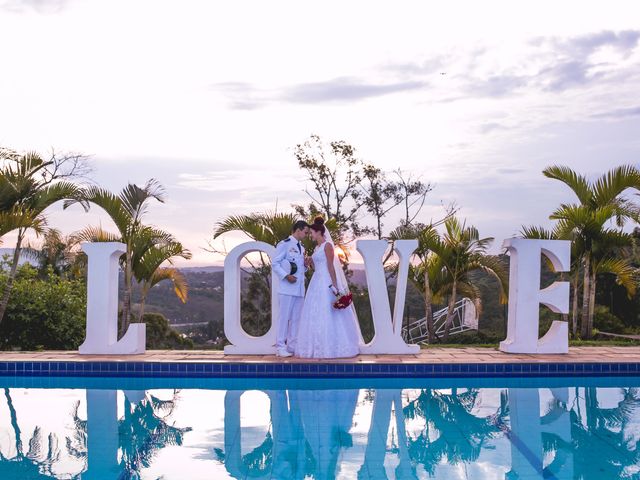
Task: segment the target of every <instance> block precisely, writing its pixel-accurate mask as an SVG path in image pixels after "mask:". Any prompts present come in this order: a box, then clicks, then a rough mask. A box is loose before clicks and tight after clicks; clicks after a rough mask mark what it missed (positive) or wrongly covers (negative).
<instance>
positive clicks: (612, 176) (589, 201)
mask: <svg viewBox="0 0 640 480" xmlns="http://www.w3.org/2000/svg"><path fill="white" fill-rule="evenodd" d="M542 173H543V174H544V175H545V176H546V177H548V178H551V179H554V180H559V181H561V182H562V183H564V184H565V185H567V186H568V187H569V188H570V189H571V190H572V191H573V193H574V194H575V195H576V197H577V199H578V203H572V204H562V205H560V207H558V208H557V209H556V210H555V211H554V212H553V213H552V214H551V216H550V217H549V218H550V219H552V220H557V221H558V223H559V230H560V231H561V232H562V235H563V237H571V238H574V241H576V242H578V245H579V247H578V251H581V253H582V255H581V259H580V261H581V264H582V265H581V266H582V271H583V280H582V285H583V287H582V288H583V291H582V318H581V333H582V337H583V338H590V337H591V334H592V330H593V313H594V312H593V309H592V308H591V304H592V300H591V298H592V296H593V297H594V298H595V285H594V283H595V282H594V280H595V275H596V274H597V268H595V267H594V252H595V251H596V250H597V248H598V246H597V245H598V242H599V241H602V240H603V239H604V238H606V237H609V234H610V233H611V232H612V230H611V229H608V228H607V227H606V225H607V224H608V223H614V222H615V224H616V225H617V226H618V227H622V226H623V225H624V224H625V222H626V221H627V220H633V221H636V222H637V221H638V220H639V214H638V208H637V206H636V205H634V204H633V203H632V202H631V201H630V200H628V199H627V198H624V197H623V196H622V195H623V193H624V192H625V191H626V190H628V189H635V190H639V189H640V170H638V169H637V168H636V167H634V166H632V165H623V166H620V167H616V168H614V169H612V170H610V171H608V172H607V173H605V174H603V175H602V176H600V177H599V178H598V179H596V180H595V181H593V182H590V181H589V180H587V178H586V177H584V176H583V175H580V174H578V173H576V172H575V171H574V170H572V169H570V168H568V167H564V166H559V165H554V166H551V167H548V168H546V169H545V170H544V171H543V172H542ZM592 289H593V293H592Z"/></svg>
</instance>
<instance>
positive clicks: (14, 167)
mask: <svg viewBox="0 0 640 480" xmlns="http://www.w3.org/2000/svg"><path fill="white" fill-rule="evenodd" d="M0 159H2V160H4V163H3V165H2V166H1V167H0V234H5V233H8V232H10V231H14V230H17V240H16V244H15V247H14V252H13V260H12V262H11V268H10V270H9V275H8V278H7V283H6V285H5V288H4V291H3V293H2V298H1V299H0V322H2V319H3V318H4V314H5V312H6V310H7V305H8V303H9V298H10V297H11V291H12V289H13V283H14V280H15V277H16V272H17V268H18V263H19V261H20V253H21V251H22V246H23V242H24V239H25V236H26V234H27V233H28V232H29V231H32V232H34V233H35V234H36V235H40V234H42V233H43V232H44V227H45V226H46V216H45V213H44V212H45V210H46V209H47V208H48V207H50V206H51V205H53V204H54V203H56V202H59V201H60V200H68V199H72V200H73V201H75V202H79V203H81V204H83V206H84V207H85V208H86V203H85V202H84V191H83V189H82V188H81V187H79V186H78V185H76V184H74V183H72V182H69V181H67V180H60V181H58V180H57V179H56V177H55V175H51V174H50V173H49V172H48V168H49V167H50V166H52V165H53V163H54V162H53V160H51V161H44V160H43V159H42V158H41V157H40V156H39V155H38V154H36V153H26V154H24V155H13V154H12V155H7V154H6V153H3V154H2V155H0Z"/></svg>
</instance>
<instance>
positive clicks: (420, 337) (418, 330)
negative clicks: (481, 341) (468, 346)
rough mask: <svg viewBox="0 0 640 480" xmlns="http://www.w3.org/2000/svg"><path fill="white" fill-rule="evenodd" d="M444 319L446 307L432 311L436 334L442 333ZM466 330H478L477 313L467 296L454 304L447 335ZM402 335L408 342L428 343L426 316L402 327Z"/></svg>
mask: <svg viewBox="0 0 640 480" xmlns="http://www.w3.org/2000/svg"><path fill="white" fill-rule="evenodd" d="M446 321H447V308H446V307H445V308H443V309H441V310H437V311H435V312H433V328H434V329H435V333H436V336H438V337H439V336H441V335H442V334H443V333H444V327H445V323H446ZM467 330H478V314H477V312H476V307H475V305H474V304H473V302H472V301H471V300H469V299H468V298H463V299H462V300H458V301H457V302H456V304H455V309H454V311H453V322H452V324H451V328H450V329H449V335H455V334H457V333H462V332H466V331H467ZM402 337H403V338H404V339H405V341H406V342H407V343H410V344H411V343H413V344H417V343H428V338H429V333H428V330H427V318H426V317H425V318H421V319H419V320H415V321H414V322H412V323H410V324H409V325H407V326H405V327H402Z"/></svg>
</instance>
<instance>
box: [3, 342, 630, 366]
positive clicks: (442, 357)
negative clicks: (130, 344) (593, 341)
mask: <svg viewBox="0 0 640 480" xmlns="http://www.w3.org/2000/svg"><path fill="white" fill-rule="evenodd" d="M0 362H160V363H162V362H167V363H193V362H196V363H223V364H224V363H233V364H238V363H240V364H243V363H246V364H255V363H266V364H273V363H284V364H292V363H293V364H297V363H323V364H327V363H328V364H333V363H346V364H513V363H516V364H517V363H613V362H621V363H640V347H635V346H634V347H617V346H611V347H607V346H603V347H571V348H569V353H568V354H566V355H556V354H554V355H541V354H535V355H534V354H511V353H503V352H500V351H498V350H495V349H493V348H478V347H468V348H465V347H460V348H429V349H425V350H422V351H420V353H418V354H416V355H360V356H358V357H355V358H349V359H331V360H306V359H300V358H294V357H289V358H279V357H276V356H274V355H224V353H223V352H222V351H219V350H149V351H147V352H146V353H144V354H141V355H80V354H79V353H78V352H75V351H44V352H0Z"/></svg>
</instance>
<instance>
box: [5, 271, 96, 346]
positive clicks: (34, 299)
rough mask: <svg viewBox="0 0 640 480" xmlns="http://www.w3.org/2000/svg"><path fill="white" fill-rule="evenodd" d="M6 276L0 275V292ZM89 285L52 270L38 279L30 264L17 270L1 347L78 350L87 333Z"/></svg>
mask: <svg viewBox="0 0 640 480" xmlns="http://www.w3.org/2000/svg"><path fill="white" fill-rule="evenodd" d="M5 284H6V275H4V274H0V291H2V290H3V289H4V285H5ZM86 290H87V289H86V285H85V283H84V282H83V281H79V280H66V279H63V278H61V277H58V276H56V275H54V274H53V273H52V272H49V274H48V275H47V276H46V277H45V278H39V277H38V272H37V270H36V269H35V268H33V267H31V266H30V265H23V266H22V267H20V269H19V271H18V275H17V277H16V281H15V283H14V287H13V292H12V293H11V298H10V300H9V305H8V306H7V312H6V314H5V317H4V320H3V321H2V323H0V342H1V343H0V345H1V347H2V349H5V350H6V349H21V350H43V349H48V350H76V349H77V348H78V347H79V346H80V344H81V343H82V341H83V340H84V336H85V315H86V305H87V296H86Z"/></svg>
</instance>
